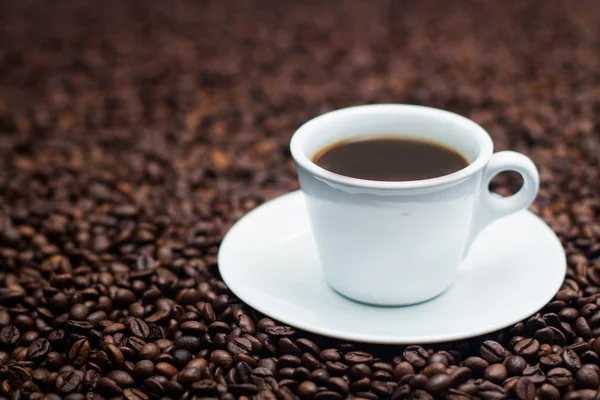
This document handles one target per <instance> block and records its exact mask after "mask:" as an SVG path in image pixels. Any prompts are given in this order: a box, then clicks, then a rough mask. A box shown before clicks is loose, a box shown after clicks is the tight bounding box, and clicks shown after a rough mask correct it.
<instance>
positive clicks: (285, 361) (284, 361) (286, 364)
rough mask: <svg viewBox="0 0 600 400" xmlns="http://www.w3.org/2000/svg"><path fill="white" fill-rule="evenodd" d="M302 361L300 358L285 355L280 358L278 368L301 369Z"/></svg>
mask: <svg viewBox="0 0 600 400" xmlns="http://www.w3.org/2000/svg"><path fill="white" fill-rule="evenodd" d="M301 363H302V361H301V360H300V358H299V357H296V356H292V355H290V354H286V355H283V356H281V357H279V360H278V361H277V367H278V368H295V367H299V366H300V364H301Z"/></svg>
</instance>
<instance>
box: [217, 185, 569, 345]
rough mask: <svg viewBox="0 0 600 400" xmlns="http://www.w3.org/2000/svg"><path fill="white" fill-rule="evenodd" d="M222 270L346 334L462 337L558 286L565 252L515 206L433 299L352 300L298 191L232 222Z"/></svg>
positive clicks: (262, 297) (391, 340)
mask: <svg viewBox="0 0 600 400" xmlns="http://www.w3.org/2000/svg"><path fill="white" fill-rule="evenodd" d="M432 250H434V249H432ZM219 269H220V271H221V275H222V277H223V280H224V281H225V283H227V285H228V286H229V288H230V289H231V290H232V291H233V292H234V293H235V294H236V295H237V296H238V297H239V298H240V299H241V300H242V301H244V302H245V303H246V304H248V305H250V306H251V307H254V308H255V309H256V310H258V311H260V312H262V313H264V314H265V315H268V316H270V317H272V318H275V319H277V320H279V321H281V322H283V323H285V324H289V325H292V326H295V327H297V328H300V329H304V330H306V331H310V332H314V333H318V334H321V335H325V336H331V337H335V338H339V339H345V340H352V341H360V342H370V343H388V344H408V343H432V342H444V341H452V340H459V339H465V338H469V337H473V336H477V335H482V334H485V333H489V332H492V331H495V330H498V329H502V328H505V327H507V326H509V325H511V324H514V323H516V322H518V321H520V320H522V319H525V318H527V317H528V316H530V315H531V314H534V313H535V312H536V311H538V310H539V309H540V308H542V307H543V306H544V305H545V304H546V303H547V302H548V301H549V300H550V299H551V298H552V297H553V296H554V294H555V293H556V291H557V290H558V289H559V288H560V285H561V284H562V281H563V279H564V276H565V271H566V259H565V253H564V251H563V248H562V246H561V243H560V242H559V240H558V238H557V237H556V235H555V234H554V232H552V230H551V229H550V228H549V227H548V226H547V225H546V224H545V223H544V222H543V221H542V220H541V219H539V218H538V217H537V216H535V215H534V214H532V213H531V212H529V211H522V212H519V213H517V214H513V215H511V216H509V217H506V218H503V219H501V220H499V221H497V222H495V223H493V224H492V225H490V226H489V227H488V228H487V229H486V230H484V231H483V232H482V234H481V235H480V237H478V238H477V240H476V242H475V243H474V245H473V247H472V248H471V251H470V253H469V256H468V257H467V259H465V261H464V262H463V263H462V264H461V266H460V271H459V274H458V277H457V279H456V281H455V282H454V284H453V285H452V286H451V287H450V289H448V290H447V291H446V292H445V293H443V294H441V295H440V296H438V297H437V298H435V299H433V300H430V301H428V302H425V303H421V304H417V305H413V306H406V307H376V306H369V305H365V304H360V303H356V302H353V301H352V300H349V299H346V298H344V297H342V296H340V295H339V294H337V293H336V292H334V291H333V290H332V289H330V288H329V286H327V285H326V284H325V281H324V280H323V274H322V271H321V267H320V264H319V261H318V258H317V253H316V248H315V245H314V242H313V237H312V234H311V229H310V226H309V222H308V216H307V214H306V210H305V205H304V198H303V195H302V193H301V192H299V191H296V192H293V193H288V194H286V195H284V196H281V197H279V198H277V199H274V200H271V201H269V202H267V203H265V204H263V205H262V206H260V207H258V208H256V209H255V210H253V211H252V212H250V213H249V214H247V215H246V216H244V217H243V218H242V219H241V220H240V221H238V222H237V223H236V224H235V225H234V226H233V228H232V229H231V230H230V231H229V232H228V233H227V235H226V236H225V238H224V240H223V243H222V245H221V248H220V251H219Z"/></svg>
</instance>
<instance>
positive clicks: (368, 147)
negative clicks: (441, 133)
mask: <svg viewBox="0 0 600 400" xmlns="http://www.w3.org/2000/svg"><path fill="white" fill-rule="evenodd" d="M313 162H314V163H315V164H317V165H318V166H320V167H322V168H325V169H326V170H328V171H331V172H335V173H336V174H340V175H345V176H349V177H353V178H360V179H369V180H375V181H415V180H419V179H429V178H436V177H438V176H443V175H448V174H451V173H453V172H456V171H458V170H460V169H463V168H464V167H466V166H467V165H469V163H468V162H467V160H465V158H464V157H463V156H462V155H460V154H459V153H457V152H456V151H454V150H452V149H450V148H448V147H445V146H443V145H440V144H437V143H433V142H428V141H425V140H418V139H411V138H401V137H391V136H378V137H372V136H371V137H360V138H355V139H350V140H344V141H341V142H337V143H334V144H332V145H329V146H327V147H325V148H324V149H322V150H320V151H319V152H318V153H317V154H315V155H314V157H313Z"/></svg>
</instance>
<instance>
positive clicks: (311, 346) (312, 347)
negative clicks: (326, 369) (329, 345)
mask: <svg viewBox="0 0 600 400" xmlns="http://www.w3.org/2000/svg"><path fill="white" fill-rule="evenodd" d="M295 343H296V346H298V348H300V350H302V351H303V352H308V353H310V354H312V355H313V356H317V355H318V354H319V353H320V352H321V350H320V349H319V346H317V345H316V344H315V343H314V342H313V341H311V340H309V339H306V338H299V339H296V342H295Z"/></svg>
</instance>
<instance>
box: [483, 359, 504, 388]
mask: <svg viewBox="0 0 600 400" xmlns="http://www.w3.org/2000/svg"><path fill="white" fill-rule="evenodd" d="M507 377H508V370H507V369H506V367H505V366H504V364H492V365H490V366H489V367H487V368H486V369H485V371H484V372H483V378H484V379H487V380H490V381H492V382H494V383H502V382H504V380H505V379H506V378H507Z"/></svg>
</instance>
